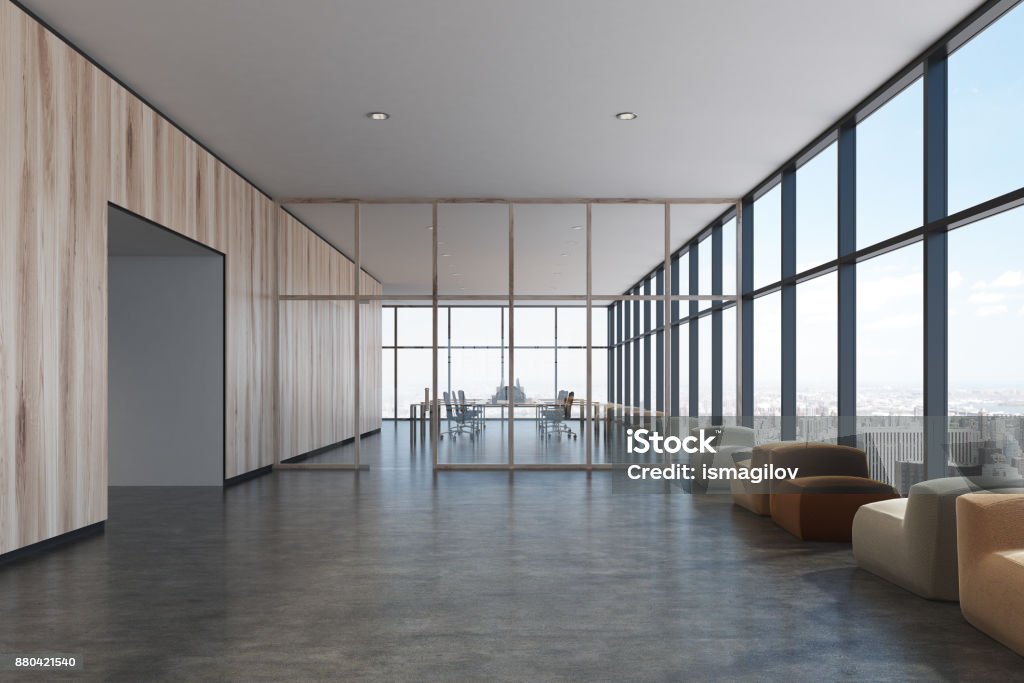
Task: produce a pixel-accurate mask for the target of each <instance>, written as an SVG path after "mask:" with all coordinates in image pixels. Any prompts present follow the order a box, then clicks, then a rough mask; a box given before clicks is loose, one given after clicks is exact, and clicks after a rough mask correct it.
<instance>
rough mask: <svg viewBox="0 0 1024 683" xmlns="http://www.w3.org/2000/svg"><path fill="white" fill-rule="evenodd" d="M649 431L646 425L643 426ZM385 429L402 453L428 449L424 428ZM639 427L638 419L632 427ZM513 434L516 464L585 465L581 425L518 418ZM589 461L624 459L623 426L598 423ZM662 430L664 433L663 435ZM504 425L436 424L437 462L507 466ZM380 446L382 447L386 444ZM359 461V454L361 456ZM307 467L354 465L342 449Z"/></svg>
mask: <svg viewBox="0 0 1024 683" xmlns="http://www.w3.org/2000/svg"><path fill="white" fill-rule="evenodd" d="M642 424H643V426H648V427H650V426H651V423H649V422H646V423H642ZM385 425H387V428H388V429H392V430H398V431H399V432H400V433H401V434H403V435H405V436H406V437H407V438H406V442H405V443H404V444H402V448H403V449H404V452H405V453H409V452H410V451H416V452H419V449H422V448H424V447H425V446H424V444H429V442H430V433H429V431H428V426H427V424H426V423H420V422H415V423H409V422H407V421H402V422H398V423H397V424H396V423H395V422H393V421H387V422H385ZM639 425H641V422H640V421H639V420H637V422H636V425H633V426H639ZM513 429H514V430H515V438H514V439H513V441H514V447H515V462H516V463H517V464H523V465H525V464H529V465H559V466H561V465H584V464H586V462H587V447H586V438H585V437H586V433H587V432H586V429H587V428H586V427H585V425H584V424H581V422H580V420H578V419H572V420H566V421H564V422H563V423H562V424H561V425H560V426H559V427H557V428H554V429H548V430H546V431H545V430H542V429H539V428H538V423H537V421H536V420H534V419H517V420H515V421H514V422H513ZM591 429H592V430H593V431H592V446H591V461H592V462H594V463H616V462H623V461H624V460H625V458H626V454H625V450H626V436H625V429H626V425H624V424H621V423H605V422H604V421H599V422H597V423H596V424H593V425H592V426H591ZM663 431H664V430H663ZM508 432H509V427H508V422H507V421H505V420H498V419H488V420H484V421H481V422H479V423H477V427H476V428H475V429H471V428H470V427H469V426H468V425H467V426H466V427H465V428H464V429H462V430H460V431H456V430H455V428H454V425H449V424H448V423H447V422H444V423H442V425H441V434H442V437H441V439H440V440H439V441H438V446H439V448H438V453H437V461H438V463H440V464H448V465H495V464H507V463H508ZM383 443H387V440H385V441H384V442H383ZM381 445H382V442H381V440H379V439H377V438H376V436H374V437H371V438H366V439H364V440H363V442H362V447H361V449H362V450H367V453H368V454H369V457H370V460H371V461H372V460H373V459H375V458H377V457H379V456H380V455H381V451H380V448H381ZM361 456H362V454H361ZM307 460H308V461H309V462H322V463H349V464H351V463H352V462H354V460H355V450H354V447H353V446H352V445H351V444H346V445H344V446H340V447H338V448H333V449H331V450H329V451H326V452H323V453H318V454H317V455H316V456H314V457H312V458H308V459H307Z"/></svg>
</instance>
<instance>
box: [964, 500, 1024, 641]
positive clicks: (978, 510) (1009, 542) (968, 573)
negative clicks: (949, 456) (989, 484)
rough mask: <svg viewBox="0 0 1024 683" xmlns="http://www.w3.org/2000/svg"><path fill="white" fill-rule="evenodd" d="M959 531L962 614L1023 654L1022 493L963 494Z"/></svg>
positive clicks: (1023, 537)
mask: <svg viewBox="0 0 1024 683" xmlns="http://www.w3.org/2000/svg"><path fill="white" fill-rule="evenodd" d="M956 535H957V545H958V549H957V557H958V560H959V562H958V565H959V570H960V609H961V610H962V611H963V613H964V618H965V619H967V621H968V622H970V623H971V625H973V626H974V627H975V628H977V629H978V630H979V631H982V632H983V633H986V634H988V635H989V636H992V637H993V638H995V639H996V640H998V641H999V642H1001V643H1003V644H1004V645H1006V646H1007V647H1008V648H1010V649H1011V650H1013V651H1015V652H1017V653H1018V654H1020V655H1024V493H1018V494H1007V493H990V494H977V493H968V494H966V495H963V496H960V497H959V498H957V500H956Z"/></svg>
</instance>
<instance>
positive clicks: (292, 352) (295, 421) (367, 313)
mask: <svg viewBox="0 0 1024 683" xmlns="http://www.w3.org/2000/svg"><path fill="white" fill-rule="evenodd" d="M278 241H279V255H280V259H279V272H278V281H279V282H280V285H281V293H282V294H352V293H354V291H355V290H354V272H355V267H354V265H353V263H352V262H351V261H349V260H348V259H347V258H345V257H344V256H343V255H342V254H340V253H339V252H337V251H335V250H334V249H333V248H332V247H330V245H328V244H327V243H326V242H324V241H323V240H321V239H320V238H319V237H317V236H316V235H314V234H313V233H311V232H310V231H308V230H306V229H304V228H303V227H302V226H301V225H300V224H299V223H298V222H297V221H294V220H292V219H290V218H289V219H288V220H286V221H284V222H283V224H282V229H281V231H280V233H279V236H278ZM360 287H361V288H362V292H363V293H367V294H380V292H381V286H380V283H378V282H377V281H376V280H374V279H373V278H372V277H370V276H369V275H367V274H366V273H363V274H362V280H361V284H360ZM353 310H354V304H353V303H352V302H351V301H283V302H281V308H280V327H279V330H280V337H279V339H280V373H281V375H280V385H281V396H280V399H279V405H280V410H281V442H282V448H281V453H282V458H289V457H292V456H296V455H301V454H303V453H308V452H310V451H312V450H316V449H317V448H322V447H324V446H329V445H331V444H335V443H338V442H341V441H344V440H346V439H350V438H352V437H354V436H355V432H356V430H355V400H354V399H355V372H354V363H355V358H354V353H353V343H354V335H353V333H354V329H355V328H354V313H353ZM360 316H361V318H360V332H361V334H360V337H361V339H362V342H363V345H362V347H361V349H360V356H361V359H360V360H361V363H360V365H361V367H362V373H361V375H360V383H361V387H360V389H361V390H360V396H361V397H362V400H361V406H360V410H361V413H362V419H361V424H362V429H361V433H366V432H368V431H372V430H374V429H379V428H380V425H381V405H380V401H381V387H380V383H381V360H380V354H381V320H380V303H379V302H372V303H364V304H362V310H361V313H360Z"/></svg>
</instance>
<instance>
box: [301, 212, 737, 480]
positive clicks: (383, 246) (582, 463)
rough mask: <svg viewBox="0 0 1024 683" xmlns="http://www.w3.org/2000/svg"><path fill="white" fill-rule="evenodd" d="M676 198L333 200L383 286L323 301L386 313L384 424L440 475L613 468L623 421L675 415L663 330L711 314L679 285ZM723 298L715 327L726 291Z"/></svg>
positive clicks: (708, 295) (360, 443)
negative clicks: (612, 435) (616, 431)
mask: <svg viewBox="0 0 1024 683" xmlns="http://www.w3.org/2000/svg"><path fill="white" fill-rule="evenodd" d="M710 201H711V200H701V201H700V202H696V203H697V204H699V205H701V206H702V210H701V213H702V215H703V216H705V217H706V215H707V214H708V212H709V211H711V212H713V211H720V210H721V207H718V208H714V206H713V205H712V208H710V209H709V208H708V207H707V206H705V204H708V203H709V202H710ZM724 201H725V202H727V201H728V200H724ZM673 202H680V203H683V202H685V203H689V202H691V200H671V201H668V202H659V201H649V200H625V201H614V202H613V201H604V200H594V201H591V202H587V201H580V202H560V201H555V202H548V201H531V200H517V201H505V200H486V201H471V200H465V201H438V202H431V203H430V204H424V203H414V202H410V203H408V204H405V203H384V202H382V203H377V202H374V201H355V200H353V201H351V202H345V201H343V200H339V201H337V202H323V204H325V205H328V206H332V205H336V206H334V210H335V211H337V212H339V213H338V215H339V216H340V215H341V214H342V213H344V214H346V215H350V216H351V219H350V222H349V224H348V225H346V224H345V221H343V220H336V221H335V222H336V224H337V225H339V226H340V227H339V228H338V233H336V234H334V235H333V237H334V238H335V239H334V242H335V244H336V245H337V243H338V242H339V241H340V242H342V246H343V247H348V248H347V249H343V251H345V252H346V253H351V254H354V255H355V258H354V259H353V260H354V261H355V262H356V264H357V265H358V266H359V267H360V268H362V269H363V270H364V271H365V272H366V276H367V277H369V278H375V279H376V280H377V281H378V282H383V283H384V287H383V289H379V288H378V289H376V290H375V289H374V288H373V287H371V286H366V285H365V284H364V285H363V286H362V287H358V288H357V287H356V286H355V285H353V287H352V289H351V290H349V291H350V292H351V293H342V294H333V295H324V294H320V295H317V296H310V297H309V298H310V299H311V300H315V301H319V302H322V301H328V302H330V303H337V302H342V303H344V304H346V305H350V304H351V303H352V302H358V304H359V308H358V310H360V311H363V310H364V308H365V307H366V306H367V305H369V304H372V305H373V306H375V307H377V308H376V310H377V311H379V314H378V315H379V318H376V323H375V324H376V325H378V326H379V329H380V335H381V344H380V346H381V349H382V357H381V363H380V374H381V379H382V380H384V381H386V383H387V386H383V387H382V390H381V392H380V395H379V398H378V400H380V401H381V403H382V404H383V409H382V412H381V415H382V417H384V418H390V419H402V420H409V421H410V424H409V429H410V437H411V439H412V440H413V441H414V442H416V441H417V437H419V439H420V443H421V444H426V445H429V450H430V453H431V455H432V461H433V466H434V467H435V469H510V468H512V469H520V468H521V469H595V468H597V469H602V468H608V467H610V466H611V462H612V457H611V455H610V452H609V450H608V448H607V430H608V429H609V428H611V427H610V426H611V425H618V426H621V425H623V424H624V422H623V421H624V420H626V419H629V420H636V419H639V420H644V421H650V422H651V423H652V425H653V421H654V420H655V419H657V418H659V417H664V416H667V415H670V414H672V408H673V407H672V403H673V400H672V398H671V392H672V391H673V390H674V389H675V388H676V387H677V384H678V383H677V382H674V381H673V380H672V379H671V362H672V357H671V355H670V351H671V349H672V342H671V339H672V330H671V329H669V328H668V327H667V326H666V325H665V320H666V319H667V316H668V314H669V311H670V308H671V307H672V306H675V307H676V308H679V307H680V306H683V307H690V306H691V299H692V300H693V305H697V303H698V300H697V297H696V295H691V293H690V291H685V292H682V291H680V290H673V289H671V288H670V283H671V281H672V277H673V276H672V266H671V265H668V267H666V265H667V264H668V263H669V260H670V259H671V258H672V256H673V252H675V251H678V248H677V246H678V245H674V244H673V240H675V241H676V242H678V241H679V240H680V239H685V238H686V237H688V236H689V235H692V233H693V232H695V231H694V230H692V220H691V221H689V223H690V225H691V228H682V227H677V228H676V231H675V232H674V233H673V231H672V228H671V219H672V215H673V211H674V209H675V207H674V205H673ZM718 203H719V204H721V203H723V201H721V200H720V201H718ZM727 205H728V204H727ZM317 210H318V211H326V210H327V209H324V208H323V207H320V208H318V209H317ZM321 218H322V217H321ZM318 222H319V223H323V222H324V221H323V220H320V221H318ZM687 230H689V234H686V231H687ZM339 234H340V235H341V239H339ZM348 235H350V236H351V237H350V240H349V241H346V239H345V237H347V236H348ZM399 246H401V249H400V250H396V247H399ZM719 247H720V245H719ZM707 248H708V253H709V254H710V253H711V241H710V240H709V241H708V247H707ZM424 264H427V265H424ZM652 267H653V268H654V270H653V271H652V270H651V268H652ZM734 270H735V269H734ZM648 271H650V274H649V276H648V277H647V278H646V279H645V281H644V282H643V283H642V284H641V285H640V286H638V287H635V288H628V289H627V285H628V284H629V282H630V281H631V280H632V279H633V278H635V277H636V273H638V272H648ZM719 276H720V273H719ZM364 279H365V278H364ZM705 280H707V282H708V283H710V282H711V278H710V277H705ZM709 288H710V284H709V285H708V287H707V288H706V290H707V291H705V292H704V293H703V294H702V295H701V297H700V299H701V301H700V306H704V307H706V309H707V310H706V314H707V315H708V317H709V320H710V315H711V311H712V308H711V305H712V300H714V302H713V303H714V306H715V309H714V310H719V308H720V306H719V304H720V301H721V300H722V295H721V294H720V292H712V291H711V290H710V289H709ZM694 291H695V290H694ZM289 298H291V299H302V298H304V297H302V296H292V297H289ZM731 299H735V296H732V297H731ZM352 308H353V310H355V307H352ZM624 309H626V310H628V321H627V325H629V326H630V329H632V330H633V338H632V339H631V340H630V355H629V357H628V362H629V363H630V367H629V368H628V369H625V371H626V372H627V373H628V377H629V378H630V379H631V381H632V384H631V386H630V387H629V389H628V391H627V392H626V394H625V395H619V396H615V395H613V393H612V391H613V387H614V386H615V384H616V382H615V380H614V379H610V376H611V374H612V373H617V372H619V371H620V369H623V366H622V363H621V361H618V362H617V360H616V358H614V357H613V356H614V352H612V351H611V350H610V349H609V340H610V339H612V338H614V336H615V335H614V327H615V325H616V324H618V323H621V320H620V319H619V320H617V319H616V318H615V315H616V313H615V312H616V311H621V310H624ZM365 317H366V316H364V318H365ZM352 326H353V327H357V326H358V322H357V320H353V321H352ZM709 329H710V328H709ZM719 334H720V333H719ZM364 360H365V359H364ZM382 383H383V382H382ZM341 403H344V401H342V402H341ZM354 410H355V412H356V416H355V418H354V419H356V420H359V419H360V418H361V414H364V413H365V412H366V410H365V406H362V407H361V406H360V405H359V402H355V406H354ZM378 441H379V440H378ZM373 443H374V441H373V440H372V439H367V438H366V434H365V432H361V433H360V435H359V436H357V437H356V439H355V444H354V445H355V448H354V458H353V459H352V461H351V462H349V461H346V462H344V463H340V465H344V466H349V467H351V466H354V467H359V466H360V464H361V463H360V460H359V458H360V453H361V451H362V450H365V449H366V448H369V447H372V446H371V444H373ZM323 466H325V467H326V466H327V465H323Z"/></svg>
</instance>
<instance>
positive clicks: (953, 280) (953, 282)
mask: <svg viewBox="0 0 1024 683" xmlns="http://www.w3.org/2000/svg"><path fill="white" fill-rule="evenodd" d="M963 283H964V276H963V275H962V274H961V273H960V271H959V270H952V271H950V273H949V288H950V289H956V288H957V287H959V286H960V285H962V284H963Z"/></svg>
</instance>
